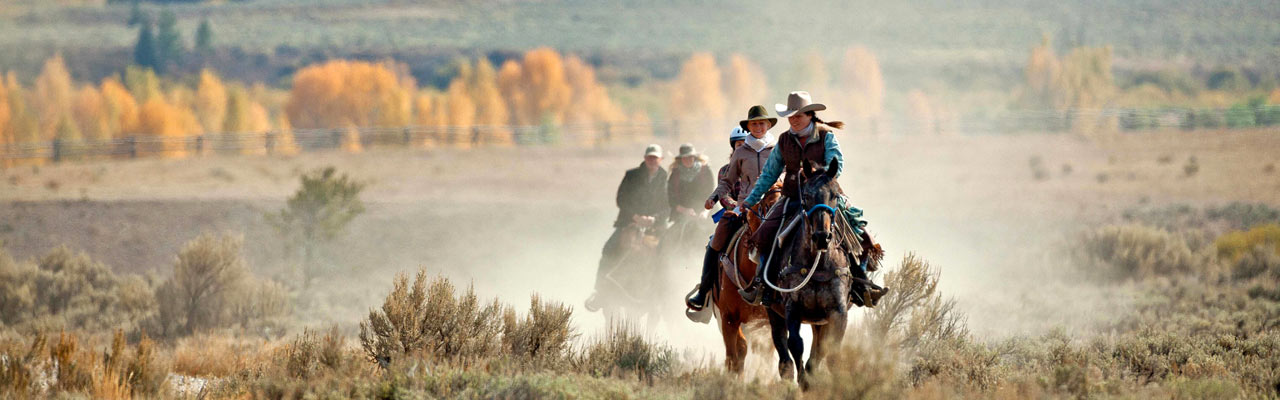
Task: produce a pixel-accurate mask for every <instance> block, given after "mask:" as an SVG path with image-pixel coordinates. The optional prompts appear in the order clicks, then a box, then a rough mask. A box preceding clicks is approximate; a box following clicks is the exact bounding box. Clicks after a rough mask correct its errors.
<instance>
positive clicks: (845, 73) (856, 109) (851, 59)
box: [837, 46, 884, 133]
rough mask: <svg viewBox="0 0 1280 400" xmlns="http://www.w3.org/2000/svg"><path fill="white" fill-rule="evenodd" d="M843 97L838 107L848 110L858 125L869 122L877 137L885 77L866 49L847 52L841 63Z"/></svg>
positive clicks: (875, 60) (841, 91)
mask: <svg viewBox="0 0 1280 400" xmlns="http://www.w3.org/2000/svg"><path fill="white" fill-rule="evenodd" d="M840 94H841V96H837V100H841V101H843V102H845V104H843V105H838V106H837V107H840V109H842V110H848V112H850V115H851V116H852V117H853V118H854V119H856V120H857V121H866V123H867V129H868V130H869V131H870V132H871V133H877V131H878V130H879V127H878V126H877V122H878V119H879V118H880V115H881V114H883V112H884V77H883V76H882V75H881V73H880V61H878V60H877V59H876V56H875V54H872V53H871V51H870V50H867V48H865V47H861V46H859V47H854V48H851V49H848V50H846V51H845V52H844V59H843V60H842V61H841V63H840Z"/></svg>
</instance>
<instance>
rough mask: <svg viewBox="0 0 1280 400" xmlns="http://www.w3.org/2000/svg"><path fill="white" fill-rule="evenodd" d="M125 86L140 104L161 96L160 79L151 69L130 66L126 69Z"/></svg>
mask: <svg viewBox="0 0 1280 400" xmlns="http://www.w3.org/2000/svg"><path fill="white" fill-rule="evenodd" d="M124 85H125V87H127V88H129V93H131V94H132V95H133V98H134V99H136V100H137V101H138V102H139V103H146V102H147V101H148V100H151V99H152V98H154V97H156V96H159V95H160V78H158V77H156V72H155V71H154V70H152V69H151V68H147V67H139V66H128V67H125V69H124Z"/></svg>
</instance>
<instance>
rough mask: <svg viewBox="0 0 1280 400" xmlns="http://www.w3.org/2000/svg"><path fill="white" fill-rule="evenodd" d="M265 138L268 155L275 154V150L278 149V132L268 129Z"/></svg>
mask: <svg viewBox="0 0 1280 400" xmlns="http://www.w3.org/2000/svg"><path fill="white" fill-rule="evenodd" d="M264 139H265V140H264V141H265V142H266V146H267V155H272V154H275V150H276V133H275V132H272V131H267V133H266V134H264Z"/></svg>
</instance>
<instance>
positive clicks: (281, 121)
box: [271, 114, 302, 156]
mask: <svg viewBox="0 0 1280 400" xmlns="http://www.w3.org/2000/svg"><path fill="white" fill-rule="evenodd" d="M276 129H277V130H276V135H275V142H274V143H272V147H271V152H272V154H279V155H285V156H291V155H295V154H298V153H299V152H301V151H302V149H301V148H299V147H298V142H297V139H296V138H295V137H294V136H293V125H291V124H290V123H289V117H288V116H287V115H284V114H280V115H277V116H276Z"/></svg>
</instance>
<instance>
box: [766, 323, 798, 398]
mask: <svg viewBox="0 0 1280 400" xmlns="http://www.w3.org/2000/svg"><path fill="white" fill-rule="evenodd" d="M767 313H768V314H769V334H770V335H771V336H772V337H773V349H774V350H776V351H777V352H778V377H781V378H782V379H783V380H786V381H787V382H791V381H793V380H794V379H795V373H796V368H795V362H794V361H792V360H791V354H790V353H788V352H787V320H786V319H785V318H783V317H782V316H781V315H778V313H776V312H773V310H768V311H767Z"/></svg>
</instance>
